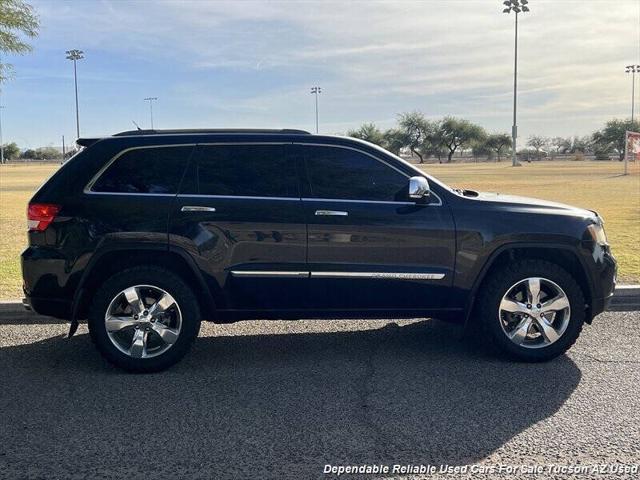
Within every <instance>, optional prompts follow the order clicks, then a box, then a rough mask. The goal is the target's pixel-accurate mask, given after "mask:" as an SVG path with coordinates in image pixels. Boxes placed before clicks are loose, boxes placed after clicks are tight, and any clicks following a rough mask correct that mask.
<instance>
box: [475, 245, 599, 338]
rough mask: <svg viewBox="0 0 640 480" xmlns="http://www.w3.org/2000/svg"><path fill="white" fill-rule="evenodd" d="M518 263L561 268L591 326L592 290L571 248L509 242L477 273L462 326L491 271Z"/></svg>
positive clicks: (588, 279) (580, 262) (589, 280)
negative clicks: (541, 262)
mask: <svg viewBox="0 0 640 480" xmlns="http://www.w3.org/2000/svg"><path fill="white" fill-rule="evenodd" d="M518 260H545V261H548V262H551V263H554V264H556V265H558V266H560V267H562V268H563V269H565V270H566V271H567V272H568V273H569V274H570V275H572V276H573V278H574V279H575V280H576V282H577V283H578V285H579V286H580V288H581V289H582V292H583V294H584V297H585V303H586V322H587V323H591V320H592V314H591V304H592V301H593V298H594V288H593V284H592V282H591V279H590V277H589V275H588V273H587V269H586V267H585V265H584V264H583V262H582V260H581V259H580V255H579V254H578V252H576V250H575V248H573V247H571V246H568V245H562V244H557V245H556V244H540V243H513V244H506V245H503V246H501V247H500V248H498V249H496V250H495V251H494V252H493V253H492V254H491V256H490V257H489V258H488V260H487V261H486V262H485V264H484V266H483V267H482V269H481V270H480V273H479V275H478V276H477V278H476V280H475V282H474V284H473V287H472V289H471V293H470V295H469V299H468V301H467V305H466V308H465V312H466V313H465V326H466V325H467V324H468V323H469V321H470V318H471V314H472V313H473V310H474V308H475V306H476V303H477V296H478V292H479V290H480V288H481V287H482V285H483V283H484V282H485V280H486V279H488V278H489V277H490V275H491V273H492V272H495V271H496V270H498V269H499V268H501V267H502V266H504V265H506V264H507V263H509V262H514V261H518Z"/></svg>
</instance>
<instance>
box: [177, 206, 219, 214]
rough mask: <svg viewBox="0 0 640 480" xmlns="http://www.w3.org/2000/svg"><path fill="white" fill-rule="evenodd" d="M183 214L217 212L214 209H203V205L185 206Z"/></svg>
mask: <svg viewBox="0 0 640 480" xmlns="http://www.w3.org/2000/svg"><path fill="white" fill-rule="evenodd" d="M180 211H181V212H215V211H216V209H215V208H214V207H203V206H201V205H185V206H184V207H182V208H181V209H180Z"/></svg>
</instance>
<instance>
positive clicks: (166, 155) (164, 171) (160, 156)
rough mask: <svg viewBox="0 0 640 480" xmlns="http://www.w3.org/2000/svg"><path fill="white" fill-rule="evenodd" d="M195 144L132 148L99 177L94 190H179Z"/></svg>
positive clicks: (126, 191)
mask: <svg viewBox="0 0 640 480" xmlns="http://www.w3.org/2000/svg"><path fill="white" fill-rule="evenodd" d="M192 150H193V147H158V148H140V149H134V150H129V151H128V152H125V153H123V154H122V155H121V156H120V157H118V158H117V159H116V160H115V161H114V162H113V163H112V164H111V165H110V166H109V168H107V170H106V171H105V172H104V173H103V174H102V175H101V176H100V178H98V180H97V181H96V183H95V184H94V185H93V187H92V189H91V190H92V191H94V192H117V193H177V191H178V184H179V183H180V179H181V178H182V174H183V173H184V169H185V167H186V164H187V160H188V159H189V155H190V154H191V151H192Z"/></svg>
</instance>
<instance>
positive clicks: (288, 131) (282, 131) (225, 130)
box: [113, 128, 311, 137]
mask: <svg viewBox="0 0 640 480" xmlns="http://www.w3.org/2000/svg"><path fill="white" fill-rule="evenodd" d="M201 133H248V134H251V133H257V134H259V133H280V134H284V135H311V134H310V133H309V132H307V131H306V130H296V129H290V128H282V129H268V128H188V129H179V130H127V131H126V132H120V133H116V134H114V135H113V136H114V137H130V136H137V135H181V134H201Z"/></svg>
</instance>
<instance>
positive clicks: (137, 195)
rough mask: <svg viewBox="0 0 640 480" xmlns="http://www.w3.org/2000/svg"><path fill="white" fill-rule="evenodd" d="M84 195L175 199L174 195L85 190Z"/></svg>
mask: <svg viewBox="0 0 640 480" xmlns="http://www.w3.org/2000/svg"><path fill="white" fill-rule="evenodd" d="M84 193H85V194H86V195H128V196H134V197H175V196H176V194H175V193H132V192H94V191H93V190H85V192H84Z"/></svg>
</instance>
